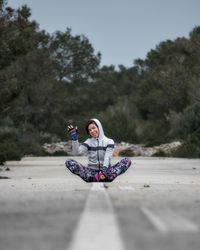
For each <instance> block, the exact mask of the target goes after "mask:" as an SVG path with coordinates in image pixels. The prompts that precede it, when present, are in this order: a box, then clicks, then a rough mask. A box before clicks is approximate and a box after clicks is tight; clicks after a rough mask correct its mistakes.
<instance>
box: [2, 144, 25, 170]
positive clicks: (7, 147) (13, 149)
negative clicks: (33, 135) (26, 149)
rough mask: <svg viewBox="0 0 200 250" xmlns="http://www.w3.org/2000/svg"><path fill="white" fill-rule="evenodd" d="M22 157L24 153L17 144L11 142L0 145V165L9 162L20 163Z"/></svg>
mask: <svg viewBox="0 0 200 250" xmlns="http://www.w3.org/2000/svg"><path fill="white" fill-rule="evenodd" d="M22 156H23V153H22V151H21V150H20V148H19V145H18V144H17V143H15V142H9V141H6V142H3V143H0V165H3V164H4V162H6V161H8V160H16V161H18V160H20V159H21V157H22Z"/></svg>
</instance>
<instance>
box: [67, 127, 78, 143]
mask: <svg viewBox="0 0 200 250" xmlns="http://www.w3.org/2000/svg"><path fill="white" fill-rule="evenodd" d="M67 131H68V133H69V136H70V138H71V140H72V141H76V140H78V128H77V126H76V127H74V126H73V125H68V126H67Z"/></svg>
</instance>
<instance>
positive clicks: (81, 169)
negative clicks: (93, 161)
mask: <svg viewBox="0 0 200 250" xmlns="http://www.w3.org/2000/svg"><path fill="white" fill-rule="evenodd" d="M65 165H66V167H67V168H68V169H69V170H70V171H71V172H72V173H73V174H76V175H78V176H80V177H81V178H82V179H83V180H84V181H86V182H111V181H113V180H114V179H115V178H116V177H117V176H118V175H120V174H122V173H124V172H126V170H127V169H128V168H129V167H130V165H131V160H130V159H128V158H123V159H122V160H121V161H119V162H118V163H117V164H115V165H113V166H110V167H108V168H107V167H101V168H100V169H99V170H96V169H92V168H89V167H85V166H83V165H81V164H80V163H78V162H77V161H75V160H67V161H66V162H65ZM99 174H103V175H104V177H105V178H104V179H103V180H101V179H99V178H98V177H97V176H99Z"/></svg>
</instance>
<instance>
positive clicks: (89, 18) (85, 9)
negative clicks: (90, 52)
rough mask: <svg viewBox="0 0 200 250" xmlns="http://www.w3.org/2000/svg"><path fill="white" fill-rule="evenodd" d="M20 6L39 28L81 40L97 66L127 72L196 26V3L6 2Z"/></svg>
mask: <svg viewBox="0 0 200 250" xmlns="http://www.w3.org/2000/svg"><path fill="white" fill-rule="evenodd" d="M23 4H27V5H28V7H30V8H31V10H32V17H31V19H34V20H36V21H37V22H38V23H39V25H40V29H44V30H46V31H47V32H49V33H53V32H55V31H56V30H60V31H65V30H66V28H67V27H68V28H71V29H72V34H73V35H77V34H78V35H81V34H83V35H85V36H86V37H87V38H88V39H89V41H90V43H91V44H92V46H93V48H94V49H95V52H101V54H102V61H101V65H111V64H113V65H115V66H117V65H119V64H122V65H124V66H126V67H131V66H133V62H134V60H135V59H137V58H141V59H145V57H146V54H147V53H148V52H149V51H150V50H151V49H154V48H155V47H156V45H158V44H159V43H160V42H161V41H164V40H167V39H170V40H174V39H176V38H177V37H183V36H184V37H188V36H189V33H190V31H191V30H192V29H193V28H194V27H195V26H199V25H200V14H199V13H200V0H8V5H10V6H11V7H13V8H18V7H20V6H21V5H23Z"/></svg>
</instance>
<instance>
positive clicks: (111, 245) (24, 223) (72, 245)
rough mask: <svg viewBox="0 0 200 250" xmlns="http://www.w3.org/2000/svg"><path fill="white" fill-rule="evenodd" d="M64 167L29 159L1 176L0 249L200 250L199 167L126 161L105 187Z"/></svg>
mask: <svg viewBox="0 0 200 250" xmlns="http://www.w3.org/2000/svg"><path fill="white" fill-rule="evenodd" d="M119 159H120V158H114V162H117V161H118V160H119ZM65 160H66V157H36V158H34V157H27V158H24V159H22V161H19V162H8V163H7V166H8V167H9V168H10V171H1V172H0V176H1V179H0V250H37V249H38V250H46V249H48V250H55V249H56V250H61V249H62V250H84V249H87V250H90V249H93V250H98V249H104V250H107V249H110V250H112V249H113V250H118V249H119V250H151V249H152V250H179V249H180V250H189V249H190V250H196V249H198V250H199V249H200V160H189V159H170V158H132V161H133V165H132V167H131V168H130V169H129V170H128V171H127V172H126V173H125V174H123V175H121V176H119V177H118V178H117V179H116V180H114V182H112V183H105V185H104V184H103V183H93V184H92V183H90V184H88V183H85V182H83V181H82V180H81V179H80V178H79V177H77V176H75V175H72V174H71V173H70V172H69V171H67V170H66V169H65V166H64V162H65ZM76 160H78V161H79V162H81V163H83V164H85V163H86V158H84V157H77V158H76ZM3 177H8V178H9V179H2V178H3Z"/></svg>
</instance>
